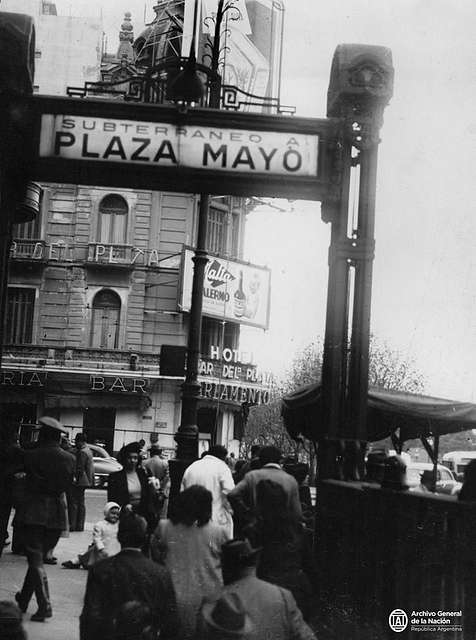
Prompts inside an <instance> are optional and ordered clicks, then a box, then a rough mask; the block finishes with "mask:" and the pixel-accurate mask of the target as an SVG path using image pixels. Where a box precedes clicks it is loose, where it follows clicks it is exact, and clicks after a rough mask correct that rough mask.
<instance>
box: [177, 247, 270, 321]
mask: <svg viewBox="0 0 476 640" xmlns="http://www.w3.org/2000/svg"><path fill="white" fill-rule="evenodd" d="M193 255H194V251H193V249H190V248H188V247H186V248H184V250H183V254H182V272H181V278H182V282H181V287H180V292H179V300H178V307H179V309H180V310H181V311H187V312H188V311H190V308H191V304H192V281H193V261H192V257H193ZM270 288H271V271H270V270H269V269H268V268H267V267H260V266H258V265H255V264H250V263H249V262H242V261H240V260H230V259H228V258H219V257H218V256H213V255H209V256H208V263H207V265H206V267H205V280H204V283H203V310H202V313H203V315H204V316H210V317H212V318H219V319H220V320H228V321H230V322H238V323H240V324H248V325H251V326H252V327H259V328H261V329H267V328H268V325H269V301H270Z"/></svg>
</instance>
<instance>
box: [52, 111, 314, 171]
mask: <svg viewBox="0 0 476 640" xmlns="http://www.w3.org/2000/svg"><path fill="white" fill-rule="evenodd" d="M318 148H319V136H318V135H307V134H299V133H281V132H276V131H263V130H257V129H233V128H229V127H206V126H197V125H188V124H187V125H179V126H178V125H175V124H172V123H166V122H138V121H133V120H121V119H115V118H97V117H84V116H72V115H54V114H43V115H42V117H41V137H40V157H43V158H63V159H66V160H96V161H98V162H114V163H117V164H121V165H125V164H136V165H144V164H146V165H152V166H155V167H188V168H192V169H213V170H214V171H220V172H240V173H261V174H265V175H296V176H317V166H318Z"/></svg>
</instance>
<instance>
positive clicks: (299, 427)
mask: <svg viewBox="0 0 476 640" xmlns="http://www.w3.org/2000/svg"><path fill="white" fill-rule="evenodd" d="M281 413H282V416H283V419H284V424H285V427H286V429H287V430H288V432H289V434H290V435H291V436H292V437H296V436H298V435H299V434H302V435H303V436H305V437H307V438H310V439H312V440H319V439H320V438H323V437H325V435H326V434H325V430H324V429H325V427H324V424H323V420H322V394H321V386H320V385H319V384H312V385H307V386H305V387H301V388H300V389H298V390H297V391H295V392H293V393H291V394H289V395H287V396H285V397H284V398H283V400H282V410H281ZM398 428H400V437H399V439H400V440H401V441H405V440H413V439H415V438H421V437H428V436H431V435H433V436H435V435H444V434H446V433H457V432H459V431H466V430H467V429H476V405H475V404H472V403H470V402H456V401H454V400H446V399H443V398H434V397H431V396H423V395H417V394H413V393H405V392H402V391H389V390H388V389H381V388H378V387H371V388H370V390H369V394H368V405H367V434H368V440H369V441H370V442H375V441H377V440H382V439H384V438H386V437H388V436H390V435H391V434H392V433H393V432H394V431H395V430H396V429H398Z"/></svg>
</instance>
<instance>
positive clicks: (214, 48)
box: [169, 0, 235, 505]
mask: <svg viewBox="0 0 476 640" xmlns="http://www.w3.org/2000/svg"><path fill="white" fill-rule="evenodd" d="M231 9H235V7H234V2H233V0H228V1H227V2H225V1H224V0H219V2H218V9H217V14H216V17H215V30H214V38H213V43H212V44H211V46H210V49H211V54H207V56H209V57H210V74H209V78H210V85H209V87H210V88H209V94H208V104H207V106H208V107H210V108H215V109H217V108H219V107H220V90H221V77H220V74H219V65H220V54H221V47H220V40H221V28H222V21H223V16H224V14H225V12H227V11H229V10H231ZM196 17H197V0H195V14H194V21H193V37H192V43H191V47H190V56H189V58H188V60H187V62H186V63H185V66H184V68H183V70H182V71H181V72H180V73H179V74H178V75H177V76H176V78H175V79H174V80H173V81H172V82H171V84H170V87H169V98H170V99H172V100H173V101H174V102H176V103H177V104H179V105H180V106H181V108H182V109H183V108H185V109H186V108H187V106H188V105H189V104H193V103H197V102H200V100H201V98H202V96H203V94H204V87H203V84H202V83H201V80H200V78H199V76H198V73H197V65H196V58H195V29H196ZM209 201H210V196H209V194H208V193H201V194H200V204H199V210H198V230H197V243H196V247H195V254H194V256H193V258H192V260H193V264H194V266H193V282H192V301H191V308H190V316H189V330H188V342H187V363H186V371H185V381H184V383H183V385H182V412H181V422H180V426H179V428H178V430H177V433H176V434H175V441H176V443H177V452H176V459H175V460H171V461H170V477H171V483H172V486H171V497H172V498H173V496H174V495H176V494H177V493H178V492H179V490H180V482H181V479H182V476H183V473H184V471H185V469H186V468H187V466H188V465H189V464H190V463H191V462H193V460H195V459H196V458H198V431H199V430H198V425H197V412H198V402H199V399H200V383H199V382H198V364H199V359H200V342H201V333H202V306H203V283H204V278H205V267H206V264H207V262H208V254H207V226H208V209H209ZM172 505H173V500H172Z"/></svg>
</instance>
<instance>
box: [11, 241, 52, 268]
mask: <svg viewBox="0 0 476 640" xmlns="http://www.w3.org/2000/svg"><path fill="white" fill-rule="evenodd" d="M46 254H47V250H46V243H45V241H44V240H32V239H21V238H17V239H15V240H13V242H12V246H11V248H10V258H11V259H12V260H19V261H28V262H36V263H41V264H43V263H45V262H46V260H47V255H46Z"/></svg>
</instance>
